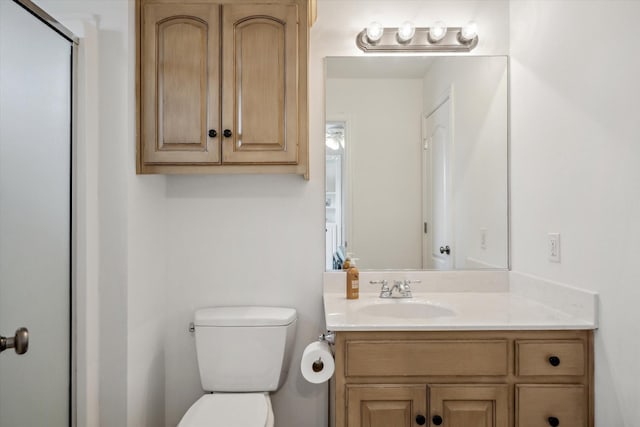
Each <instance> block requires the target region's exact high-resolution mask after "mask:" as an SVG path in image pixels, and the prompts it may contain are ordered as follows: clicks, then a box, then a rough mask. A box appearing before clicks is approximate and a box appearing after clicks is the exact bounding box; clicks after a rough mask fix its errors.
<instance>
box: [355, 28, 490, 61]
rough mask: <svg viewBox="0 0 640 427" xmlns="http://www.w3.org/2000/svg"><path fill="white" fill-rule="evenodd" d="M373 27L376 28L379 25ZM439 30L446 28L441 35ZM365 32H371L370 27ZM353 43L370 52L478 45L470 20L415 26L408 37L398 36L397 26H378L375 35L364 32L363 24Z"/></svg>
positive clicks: (463, 49)
mask: <svg viewBox="0 0 640 427" xmlns="http://www.w3.org/2000/svg"><path fill="white" fill-rule="evenodd" d="M376 24H377V23H376ZM437 24H441V23H440V22H438V23H437ZM377 25H380V24H377ZM403 25H404V24H403ZM443 25H444V24H443ZM377 30H378V32H379V28H378V29H377ZM443 30H444V31H446V32H445V34H444V35H442V34H441V33H442V31H443ZM369 33H370V34H371V30H369ZM433 34H438V37H440V38H438V37H434V36H433ZM376 36H377V34H376ZM356 45H357V46H358V48H360V50H362V51H363V52H372V53H375V52H470V51H471V50H473V49H474V48H475V47H476V46H477V45H478V34H477V26H476V25H475V23H473V22H471V23H469V24H468V25H467V26H465V27H449V28H446V29H443V28H442V27H438V28H435V27H434V29H433V30H432V29H431V28H430V27H422V28H415V33H413V34H412V35H411V37H410V38H409V39H408V40H405V39H404V38H403V37H400V36H399V30H398V28H390V27H385V28H382V34H381V35H380V36H379V37H377V38H370V37H369V36H367V28H365V29H363V30H362V31H361V32H360V33H358V35H357V36H356Z"/></svg>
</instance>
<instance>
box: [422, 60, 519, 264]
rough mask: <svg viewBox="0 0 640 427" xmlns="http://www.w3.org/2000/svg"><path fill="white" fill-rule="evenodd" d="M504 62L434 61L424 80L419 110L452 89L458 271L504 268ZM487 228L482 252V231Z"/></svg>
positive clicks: (505, 88)
mask: <svg viewBox="0 0 640 427" xmlns="http://www.w3.org/2000/svg"><path fill="white" fill-rule="evenodd" d="M507 83H508V82H507V60H506V58H505V57H486V58H455V59H453V58H451V59H449V60H447V59H442V60H438V61H436V62H434V64H433V66H432V67H431V68H429V70H428V72H427V74H426V76H425V79H424V99H425V105H424V109H423V111H424V112H425V113H428V112H429V111H430V110H432V109H433V107H434V106H435V105H437V102H439V100H440V97H441V95H442V94H443V93H445V91H446V90H447V89H449V88H450V87H451V88H452V89H453V100H452V101H453V106H454V113H453V115H454V117H453V123H452V127H453V140H454V142H453V161H452V169H453V207H454V217H453V230H454V241H453V242H452V243H453V244H452V246H453V248H454V254H455V266H456V268H476V266H475V265H472V266H469V265H468V262H469V261H470V260H473V261H474V262H475V263H477V264H478V267H479V266H484V267H496V268H506V267H507V265H508V262H507V259H508V257H507V253H508V248H507V244H506V242H507V241H508V239H509V237H508V231H507V230H508V213H507V211H508V209H507V199H508V195H507V175H508V174H507V163H508V159H507V123H508V119H507V116H508V113H507V102H506V100H507V98H508V95H507V87H508V86H507ZM481 228H484V229H486V230H487V231H486V235H487V239H486V243H487V244H486V248H484V249H483V248H482V247H481V243H480V229H481Z"/></svg>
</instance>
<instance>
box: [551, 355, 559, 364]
mask: <svg viewBox="0 0 640 427" xmlns="http://www.w3.org/2000/svg"><path fill="white" fill-rule="evenodd" d="M549 363H550V364H551V366H558V365H559V364H560V358H559V357H558V356H551V357H550V358H549Z"/></svg>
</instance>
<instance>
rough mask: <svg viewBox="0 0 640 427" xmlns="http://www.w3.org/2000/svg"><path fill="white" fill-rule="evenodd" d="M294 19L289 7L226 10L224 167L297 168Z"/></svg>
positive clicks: (294, 11) (295, 15) (233, 7)
mask: <svg viewBox="0 0 640 427" xmlns="http://www.w3.org/2000/svg"><path fill="white" fill-rule="evenodd" d="M297 20H298V8H297V5H293V4H292V5H277V4H271V5H228V6H227V5H225V6H224V9H223V35H222V39H223V57H224V59H223V64H224V71H223V78H224V82H223V103H222V112H223V121H222V122H223V126H224V128H225V129H229V130H231V131H232V135H231V136H230V137H227V138H225V139H224V140H223V149H222V153H223V162H224V163H256V164H261V163H282V164H286V163H297V161H298V149H297V140H298V44H297V32H298V22H297Z"/></svg>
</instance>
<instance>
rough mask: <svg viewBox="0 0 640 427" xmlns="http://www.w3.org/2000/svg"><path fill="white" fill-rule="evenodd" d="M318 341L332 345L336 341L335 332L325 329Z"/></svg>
mask: <svg viewBox="0 0 640 427" xmlns="http://www.w3.org/2000/svg"><path fill="white" fill-rule="evenodd" d="M318 341H326V342H327V343H328V344H329V345H334V344H335V343H336V333H335V332H331V331H327V332H325V333H324V334H320V336H319V337H318Z"/></svg>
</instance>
